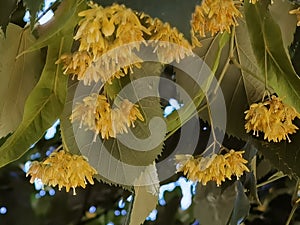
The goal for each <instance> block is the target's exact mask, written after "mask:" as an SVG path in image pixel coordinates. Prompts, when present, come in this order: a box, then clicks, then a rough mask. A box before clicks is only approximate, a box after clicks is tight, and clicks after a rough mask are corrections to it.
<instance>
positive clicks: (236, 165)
mask: <svg viewBox="0 0 300 225" xmlns="http://www.w3.org/2000/svg"><path fill="white" fill-rule="evenodd" d="M243 153H244V151H237V152H236V151H234V150H230V151H229V152H228V153H226V154H225V155H217V154H213V155H211V156H208V157H197V158H194V157H193V156H191V155H176V156H175V160H176V163H177V171H176V172H183V174H184V175H186V176H187V178H188V179H189V180H191V181H199V182H201V183H202V184H203V185H206V184H207V182H208V181H214V182H216V184H217V186H220V185H221V184H222V182H224V181H225V179H226V178H228V179H230V180H231V177H232V175H234V176H236V177H237V179H238V178H239V177H240V176H241V175H242V174H243V172H244V171H247V172H249V169H248V168H247V166H246V165H245V164H246V163H247V160H245V159H244V158H243V157H242V154H243Z"/></svg>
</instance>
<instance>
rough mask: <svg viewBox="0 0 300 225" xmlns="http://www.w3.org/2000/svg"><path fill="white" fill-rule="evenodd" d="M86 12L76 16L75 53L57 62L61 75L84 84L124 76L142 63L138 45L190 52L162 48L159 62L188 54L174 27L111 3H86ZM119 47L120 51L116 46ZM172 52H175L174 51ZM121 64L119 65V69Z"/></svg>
mask: <svg viewBox="0 0 300 225" xmlns="http://www.w3.org/2000/svg"><path fill="white" fill-rule="evenodd" d="M89 7H90V9H87V10H84V11H82V12H80V13H79V16H80V17H83V18H82V19H81V20H80V22H79V24H78V27H79V28H78V30H77V32H76V34H75V36H74V39H75V40H77V41H79V42H80V45H79V49H78V51H76V52H74V53H73V54H63V55H62V56H61V57H60V59H59V60H58V61H57V63H62V64H63V69H64V73H65V74H73V75H74V76H77V79H78V80H83V81H84V84H88V85H90V84H91V82H92V81H95V82H98V81H99V80H100V81H102V82H108V83H111V80H112V79H113V78H120V77H122V76H125V74H127V72H128V71H129V70H131V71H132V68H133V67H134V66H136V67H140V66H141V65H140V62H141V61H142V60H141V59H140V58H139V57H138V56H137V54H136V51H139V49H140V44H141V43H145V44H146V39H145V36H146V37H147V38H148V39H149V40H154V41H155V43H156V42H157V41H166V42H171V43H175V44H179V45H181V46H183V47H185V48H187V49H188V50H190V51H182V50H180V49H179V50H177V49H175V48H167V47H169V45H168V44H167V43H166V44H165V46H163V47H164V48H159V50H157V55H158V57H159V59H161V60H162V61H163V62H169V63H170V62H172V61H173V60H176V61H177V62H178V61H179V59H182V58H183V57H184V56H185V55H190V54H192V51H191V46H190V44H189V42H188V41H187V40H186V39H184V37H183V34H181V33H179V32H178V30H177V29H176V28H171V27H170V25H169V24H168V23H165V24H164V23H162V22H161V21H160V20H158V19H152V18H151V17H149V16H147V15H145V14H143V13H142V14H140V15H139V14H137V13H135V12H134V11H133V10H131V9H129V8H126V7H125V6H124V5H118V4H113V5H112V6H108V7H102V6H99V5H97V4H95V3H92V2H90V3H89ZM120 46H122V49H121V50H118V49H117V47H120ZM174 50H175V51H174ZM122 65H123V66H122Z"/></svg>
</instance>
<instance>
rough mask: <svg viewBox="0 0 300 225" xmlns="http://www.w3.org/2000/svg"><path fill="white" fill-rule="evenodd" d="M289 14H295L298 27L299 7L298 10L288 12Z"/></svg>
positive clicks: (299, 18) (299, 23)
mask: <svg viewBox="0 0 300 225" xmlns="http://www.w3.org/2000/svg"><path fill="white" fill-rule="evenodd" d="M289 13H290V14H295V15H296V16H297V20H298V22H297V26H300V7H299V8H298V9H293V10H291V11H290V12H289Z"/></svg>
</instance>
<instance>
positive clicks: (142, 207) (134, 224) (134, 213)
mask: <svg viewBox="0 0 300 225" xmlns="http://www.w3.org/2000/svg"><path fill="white" fill-rule="evenodd" d="M148 168H150V169H149V170H147V169H146V171H145V172H144V173H142V174H141V176H140V177H139V179H138V180H137V184H139V183H145V181H144V180H145V179H147V180H149V176H148V173H152V172H155V174H156V177H154V179H156V181H154V183H152V182H151V181H152V180H149V182H150V183H152V185H147V186H140V185H137V186H134V201H133V206H132V210H131V215H130V223H129V225H140V224H143V222H144V221H145V219H146V218H147V216H148V215H149V214H150V213H151V212H152V210H154V209H155V208H156V205H157V200H158V190H159V184H158V177H157V173H156V169H155V166H153V167H151V166H150V167H148ZM150 177H152V176H151V175H150ZM146 183H148V182H146Z"/></svg>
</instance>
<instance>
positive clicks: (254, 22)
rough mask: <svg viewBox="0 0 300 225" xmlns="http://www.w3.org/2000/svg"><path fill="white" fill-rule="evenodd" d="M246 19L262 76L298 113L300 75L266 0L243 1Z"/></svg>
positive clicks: (299, 110)
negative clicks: (288, 53) (251, 2)
mask: <svg viewBox="0 0 300 225" xmlns="http://www.w3.org/2000/svg"><path fill="white" fill-rule="evenodd" d="M245 19H246V23H247V27H248V31H249V36H250V40H251V45H252V49H253V52H254V54H255V57H256V60H257V62H258V66H259V68H260V71H261V73H260V74H259V75H260V76H261V77H262V78H264V77H265V76H266V77H267V82H268V85H269V86H270V87H271V88H273V89H274V90H275V92H276V93H277V94H278V95H279V96H280V97H284V100H283V101H284V102H286V103H287V104H289V105H292V106H294V107H295V108H296V110H297V111H298V112H300V101H299V99H300V89H299V87H300V78H299V77H298V75H297V74H296V72H295V71H294V68H293V66H292V63H291V60H290V58H289V56H288V55H287V51H286V49H285V46H284V44H283V40H282V35H281V30H280V27H279V26H278V24H277V23H276V22H275V20H274V19H273V18H272V16H271V14H270V12H269V10H268V1H259V2H258V4H250V3H249V2H248V1H246V2H245Z"/></svg>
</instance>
